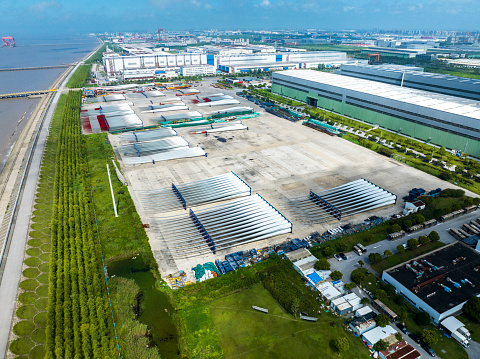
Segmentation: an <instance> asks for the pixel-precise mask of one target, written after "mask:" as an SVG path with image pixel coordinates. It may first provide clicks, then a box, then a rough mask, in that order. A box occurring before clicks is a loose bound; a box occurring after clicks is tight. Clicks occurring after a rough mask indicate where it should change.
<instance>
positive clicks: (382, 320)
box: [375, 313, 390, 328]
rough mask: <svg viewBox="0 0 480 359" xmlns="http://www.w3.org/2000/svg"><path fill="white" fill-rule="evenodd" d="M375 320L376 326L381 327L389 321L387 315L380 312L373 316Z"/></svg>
mask: <svg viewBox="0 0 480 359" xmlns="http://www.w3.org/2000/svg"><path fill="white" fill-rule="evenodd" d="M375 321H376V322H377V324H378V326H379V327H382V328H384V327H386V326H387V325H388V323H389V322H390V320H389V319H388V317H387V315H386V314H384V313H380V314H379V315H377V317H376V318H375Z"/></svg>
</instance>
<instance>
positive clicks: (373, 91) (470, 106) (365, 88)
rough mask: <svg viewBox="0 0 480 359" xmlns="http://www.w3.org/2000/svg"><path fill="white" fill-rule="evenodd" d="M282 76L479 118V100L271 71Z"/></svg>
mask: <svg viewBox="0 0 480 359" xmlns="http://www.w3.org/2000/svg"><path fill="white" fill-rule="evenodd" d="M415 74H416V75H418V76H422V75H423V73H421V72H415ZM284 77H285V78H295V79H299V80H305V81H307V82H310V83H321V84H325V85H330V86H332V87H335V88H342V89H345V90H351V91H359V92H362V93H365V94H369V95H374V96H378V97H382V98H386V99H390V100H396V101H399V102H402V103H404V104H411V105H417V106H421V107H425V108H427V109H432V110H439V111H443V112H446V113H451V114H454V115H462V116H467V117H471V118H474V119H480V102H479V101H473V100H469V99H463V98H459V97H454V96H447V95H441V94H437V93H432V92H428V91H422V90H416V89H412V88H406V87H399V86H395V85H390V84H385V83H382V82H377V81H371V80H364V79H359V78H354V77H349V76H342V75H336V74H329V73H325V72H320V71H313V70H303V71H294V70H286V71H282V72H279V73H275V74H274V80H273V81H274V82H275V79H276V78H278V80H282V79H283V78H284Z"/></svg>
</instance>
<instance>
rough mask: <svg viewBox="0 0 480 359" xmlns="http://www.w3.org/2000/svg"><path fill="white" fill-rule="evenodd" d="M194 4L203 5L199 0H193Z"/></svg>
mask: <svg viewBox="0 0 480 359" xmlns="http://www.w3.org/2000/svg"><path fill="white" fill-rule="evenodd" d="M192 4H193V5H195V6H196V7H200V5H202V3H201V2H200V1H198V0H192Z"/></svg>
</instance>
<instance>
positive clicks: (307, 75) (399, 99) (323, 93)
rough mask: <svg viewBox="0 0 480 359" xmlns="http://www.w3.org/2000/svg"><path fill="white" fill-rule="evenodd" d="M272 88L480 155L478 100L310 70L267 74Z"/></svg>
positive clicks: (369, 121) (425, 139) (337, 110)
mask: <svg viewBox="0 0 480 359" xmlns="http://www.w3.org/2000/svg"><path fill="white" fill-rule="evenodd" d="M272 92H274V93H278V94H280V95H283V96H287V97H290V98H293V99H296V100H298V101H302V102H305V103H307V104H309V105H310V106H314V107H321V108H325V109H327V110H332V111H335V112H338V113H340V114H342V115H346V116H350V117H352V118H356V119H359V120H362V121H365V122H368V123H371V124H378V125H379V126H381V127H384V128H387V129H390V130H392V131H395V132H397V133H400V134H404V135H408V136H411V137H414V138H418V139H421V140H424V141H427V142H431V143H434V144H437V145H440V146H443V147H446V148H450V149H457V150H461V151H466V152H467V153H469V154H470V155H472V156H474V157H477V158H480V102H478V101H473V100H468V99H463V98H458V97H450V96H445V95H439V94H436V93H432V92H427V91H422V90H416V89H411V88H406V87H400V86H395V85H390V84H385V83H381V82H376V81H370V80H364V79H359V78H353V77H349V76H343V75H336V74H330V73H325V72H320V71H312V70H303V71H299V70H287V71H280V72H276V73H274V74H273V75H272Z"/></svg>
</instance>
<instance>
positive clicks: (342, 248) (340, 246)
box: [335, 242, 348, 252]
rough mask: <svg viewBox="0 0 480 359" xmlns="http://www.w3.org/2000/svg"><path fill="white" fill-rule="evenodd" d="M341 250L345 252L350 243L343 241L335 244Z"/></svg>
mask: <svg viewBox="0 0 480 359" xmlns="http://www.w3.org/2000/svg"><path fill="white" fill-rule="evenodd" d="M335 247H337V249H338V250H339V251H340V252H345V251H346V250H347V249H348V244H347V243H344V242H341V243H338V244H336V245H335Z"/></svg>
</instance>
